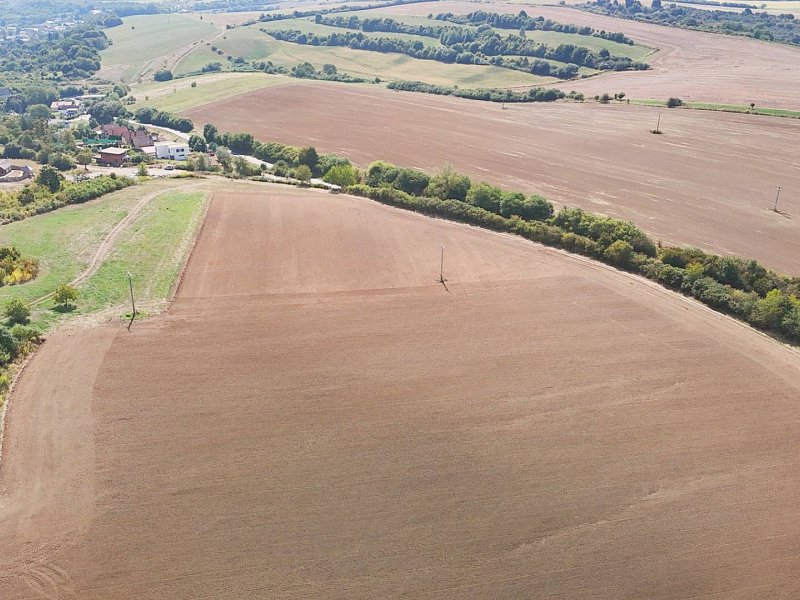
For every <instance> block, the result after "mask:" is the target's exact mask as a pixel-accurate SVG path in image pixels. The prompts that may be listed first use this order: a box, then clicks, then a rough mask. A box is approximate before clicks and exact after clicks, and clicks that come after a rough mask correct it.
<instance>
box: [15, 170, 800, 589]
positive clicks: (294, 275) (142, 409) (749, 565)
mask: <svg viewBox="0 0 800 600" xmlns="http://www.w3.org/2000/svg"><path fill="white" fill-rule="evenodd" d="M440 244H444V245H445V247H446V258H445V277H446V279H447V281H446V284H447V288H445V287H444V286H442V285H441V284H440V283H438V282H437V279H438V277H439V272H438V271H439V252H440V249H439V245H440ZM799 394H800V362H798V354H797V352H796V351H794V350H791V349H789V348H787V347H785V346H782V345H780V344H778V343H776V342H774V341H772V340H770V339H769V338H767V337H765V336H763V335H760V334H757V333H755V332H753V331H752V330H750V329H749V328H747V327H744V326H742V325H740V324H738V323H736V322H734V321H732V320H731V319H728V318H726V317H723V316H720V315H719V314H717V313H714V312H712V311H710V310H708V309H706V308H704V307H702V306H700V305H699V304H697V303H695V302H692V301H689V300H687V299H685V298H683V297H681V296H678V295H676V294H673V293H670V292H667V291H665V290H663V289H661V288H659V287H656V286H654V285H652V284H650V283H647V282H645V281H643V280H640V279H639V278H636V277H633V276H631V275H627V274H624V273H621V272H618V271H615V270H613V269H610V268H608V267H605V266H602V265H599V264H597V263H594V262H591V261H587V260H584V259H580V258H577V257H574V256H570V255H566V254H564V253H560V252H557V251H553V250H549V249H546V248H543V247H540V246H537V245H534V244H531V243H528V242H525V241H523V240H520V239H517V238H513V237H509V236H504V235H498V234H493V233H490V232H487V231H483V230H480V229H476V228H471V227H466V226H462V225H457V224H453V223H449V222H445V221H441V220H436V219H430V218H427V217H423V216H420V215H415V214H412V213H406V212H401V211H398V210H394V209H391V208H387V207H384V206H381V205H378V204H376V203H373V202H370V201H367V200H364V199H358V198H353V197H349V196H345V195H337V196H334V195H329V194H325V193H323V192H318V191H310V190H302V189H292V188H286V187H275V186H268V185H262V186H248V187H245V186H239V187H229V189H228V190H226V191H219V190H218V191H217V192H216V193H215V196H214V197H213V199H212V201H211V204H210V208H209V213H208V215H207V218H206V221H205V223H204V225H203V228H202V231H201V233H200V237H199V239H198V242H197V245H196V246H195V248H194V251H193V253H192V255H191V257H190V259H189V262H188V265H187V267H186V269H185V272H184V275H183V280H182V284H181V287H180V289H179V291H178V294H177V298H176V300H175V302H174V304H173V305H172V306H171V308H170V310H169V311H168V313H167V314H165V315H163V316H162V317H159V318H157V319H153V320H151V321H148V322H146V323H137V324H136V325H135V326H134V329H133V331H132V333H130V334H128V333H127V332H126V331H125V330H124V329H123V328H121V327H118V326H106V327H100V328H95V329H93V330H90V331H88V332H78V333H73V334H66V333H65V334H58V335H56V336H54V337H53V338H52V339H51V340H50V341H49V342H48V343H47V344H46V345H45V347H44V349H43V350H42V351H41V352H40V353H39V354H38V355H37V356H36V357H35V358H34V360H33V362H32V364H31V365H30V366H29V368H28V369H26V371H25V372H24V374H23V376H22V378H21V380H20V382H19V386H18V389H17V391H16V393H15V396H14V398H13V402H12V405H11V410H10V413H9V421H8V424H7V425H8V428H7V433H6V440H5V445H4V454H3V471H2V473H1V474H0V494H2V503H0V545H1V546H2V547H3V548H4V551H3V553H2V555H0V596H2V597H3V598H4V599H6V598H8V599H19V598H56V597H62V598H64V597H73V598H82V599H84V598H85V599H90V598H98V599H99V598H103V599H104V600H108V599H114V598H126V599H127V598H131V597H135V598H141V599H149V598H245V597H248V598H254V597H282V598H308V597H309V596H315V597H320V598H375V597H401V596H407V597H429V598H486V597H494V598H511V597H537V598H642V597H648V598H688V597H709V598H711V597H725V598H764V597H769V598H787V599H788V598H792V597H794V596H796V594H797V592H798V589H800V588H799V586H800V581H798V580H797V578H796V573H797V572H798V570H799V569H800V547H799V546H798V543H797V542H798V539H799V538H798V536H800V524H798V523H800V521H799V520H798V518H797V517H798V490H797V488H796V486H794V485H793V484H792V483H791V482H792V481H796V480H797V477H798V475H800V473H798V465H797V460H796V454H797V453H796V449H797V445H798V442H799V441H800V430H798V428H797V425H796V424H797V422H798V418H799V417H800V405H798V403H797V398H798V395H799Z"/></svg>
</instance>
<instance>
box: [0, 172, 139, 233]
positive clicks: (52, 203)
mask: <svg viewBox="0 0 800 600" xmlns="http://www.w3.org/2000/svg"><path fill="white" fill-rule="evenodd" d="M135 184H136V182H135V181H134V180H133V179H130V178H128V177H117V176H116V175H114V174H111V175H103V176H100V177H96V178H94V179H89V180H86V181H80V182H77V183H65V182H61V184H60V189H59V190H58V191H56V192H52V191H50V189H48V188H47V187H45V186H42V185H38V184H28V185H26V186H25V187H24V188H22V189H21V190H20V191H19V192H16V193H4V194H2V195H0V224H4V223H10V222H12V221H20V220H22V219H25V218H27V217H32V216H33V215H38V214H42V213H46V212H50V211H51V210H55V209H57V208H61V207H62V206H66V205H67V204H81V203H83V202H87V201H88V200H93V199H94V198H99V197H100V196H103V195H105V194H109V193H111V192H115V191H117V190H121V189H123V188H126V187H128V186H131V185H135Z"/></svg>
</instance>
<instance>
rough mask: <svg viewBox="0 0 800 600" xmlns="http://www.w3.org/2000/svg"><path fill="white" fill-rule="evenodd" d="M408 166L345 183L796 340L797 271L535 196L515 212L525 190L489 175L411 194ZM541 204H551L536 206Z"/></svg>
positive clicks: (799, 337) (799, 323)
mask: <svg viewBox="0 0 800 600" xmlns="http://www.w3.org/2000/svg"><path fill="white" fill-rule="evenodd" d="M407 171H412V170H411V169H403V168H400V167H395V166H394V165H390V164H389V163H384V162H381V163H373V165H371V166H370V169H369V170H368V171H367V175H366V177H365V183H364V184H357V185H353V186H349V187H348V188H347V189H346V191H347V192H348V193H350V194H354V195H357V196H364V197H367V198H372V199H373V200H377V201H378V202H382V203H384V204H391V205H393V206H398V207H401V208H406V209H409V210H413V211H416V212H420V213H423V214H426V215H432V216H439V217H444V218H446V219H452V220H455V221H460V222H462V223H469V224H471V225H478V226H480V227H485V228H487V229H492V230H494V231H504V232H508V233H514V234H517V235H520V236H522V237H524V238H526V239H529V240H531V241H534V242H539V243H542V244H545V245H547V246H554V247H557V248H563V249H564V250H567V251H569V252H574V253H576V254H581V255H584V256H588V257H590V258H593V259H596V260H600V261H602V262H605V263H607V264H610V265H612V266H614V267H617V268H620V269H624V270H628V271H631V272H634V273H638V274H640V275H643V276H645V277H647V278H648V279H651V280H653V281H656V282H658V283H660V284H662V285H664V286H665V287H667V288H670V289H673V290H676V291H679V292H682V293H684V294H686V295H688V296H692V297H694V298H696V299H697V300H699V301H701V302H703V303H704V304H706V305H708V306H710V307H712V308H714V309H716V310H719V311H722V312H725V313H727V314H730V315H733V316H735V317H738V318H739V319H742V320H744V321H746V322H748V323H750V324H751V325H753V326H755V327H757V328H759V329H762V330H765V331H770V332H773V333H776V334H781V335H783V336H785V337H786V338H787V339H788V340H790V341H793V342H795V343H800V300H798V296H799V295H800V278H788V277H783V276H780V275H778V274H776V273H774V272H772V271H770V270H768V269H766V268H764V267H763V266H762V265H760V264H758V263H757V262H756V261H753V260H744V259H740V258H733V257H722V256H717V255H713V254H707V253H705V252H703V251H701V250H697V249H694V248H658V247H657V246H656V244H654V243H653V241H652V240H651V239H650V238H649V237H648V236H647V235H646V234H645V233H644V232H642V231H641V230H640V229H638V228H637V227H636V226H635V225H633V223H630V222H628V221H623V220H620V219H612V218H609V217H603V216H599V215H594V214H591V213H587V212H584V211H583V210H581V209H577V208H562V209H561V210H560V211H558V212H557V213H555V214H554V213H553V209H552V205H550V203H549V202H547V201H546V200H545V199H543V198H541V197H539V196H530V197H528V198H527V199H526V200H527V201H528V202H530V204H531V205H533V206H536V207H537V211H540V212H535V213H526V214H520V212H521V211H516V212H515V211H513V210H509V209H508V208H507V207H508V204H506V205H505V208H504V200H507V199H512V200H514V201H515V202H522V201H523V199H525V196H524V195H523V194H519V193H514V192H505V191H503V190H500V189H499V188H497V187H495V186H491V185H489V184H486V183H479V184H476V185H470V186H469V189H468V191H467V194H466V196H465V198H464V199H463V200H454V199H445V198H439V197H436V196H434V195H431V194H430V193H428V192H427V188H425V190H423V191H422V195H415V194H412V193H410V192H409V191H408V190H409V189H411V188H410V187H409V184H408V182H410V181H413V182H414V184H413V187H414V189H417V190H418V189H419V187H420V183H419V182H420V181H421V180H423V178H415V177H412V176H411V175H410V174H407V173H406V172H407ZM462 177H463V176H462ZM430 179H431V180H432V179H433V178H430ZM429 185H430V184H429ZM403 188H405V189H403ZM545 204H546V206H547V207H548V208H539V207H544V206H545Z"/></svg>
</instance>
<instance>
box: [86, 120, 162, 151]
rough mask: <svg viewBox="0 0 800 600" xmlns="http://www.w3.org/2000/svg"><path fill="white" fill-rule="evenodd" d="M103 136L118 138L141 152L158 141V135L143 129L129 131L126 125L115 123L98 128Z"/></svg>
mask: <svg viewBox="0 0 800 600" xmlns="http://www.w3.org/2000/svg"><path fill="white" fill-rule="evenodd" d="M100 130H101V132H102V134H103V135H105V136H108V137H118V138H120V139H121V140H122V141H123V142H125V143H126V144H127V145H128V146H132V147H134V148H136V149H137V150H141V149H142V148H144V147H146V146H152V145H153V143H154V142H157V141H158V135H156V134H154V133H150V132H148V131H147V130H146V129H145V128H144V127H140V128H138V129H131V128H129V127H128V126H126V125H118V124H117V123H107V124H105V125H102V126H101V127H100Z"/></svg>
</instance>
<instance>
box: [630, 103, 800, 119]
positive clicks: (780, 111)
mask: <svg viewBox="0 0 800 600" xmlns="http://www.w3.org/2000/svg"><path fill="white" fill-rule="evenodd" d="M631 104H639V105H641V106H663V107H664V108H666V106H665V101H664V100H653V99H647V98H637V99H631ZM681 108H688V109H692V110H711V111H716V112H730V113H741V114H752V115H763V116H766V117H783V118H787V119H800V111H797V110H788V109H785V108H759V107H758V106H756V107H755V108H753V109H751V108H750V105H747V104H717V103H713V102H684V103H683V106H682V107H681Z"/></svg>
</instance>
